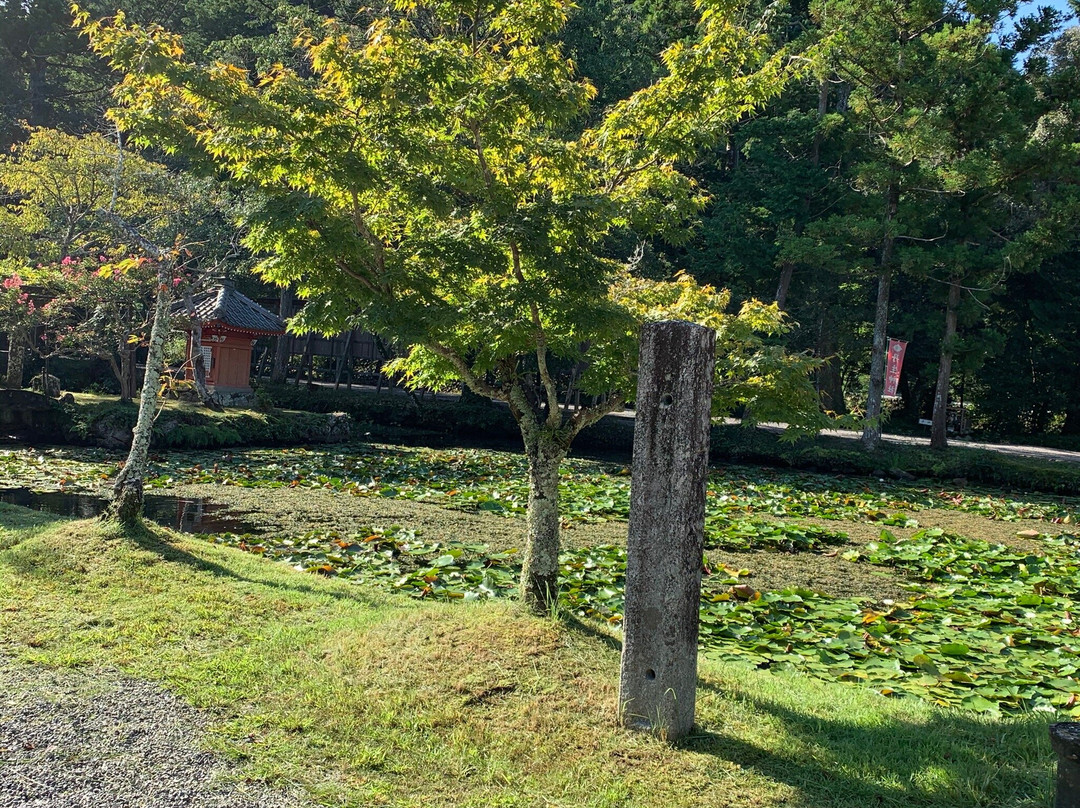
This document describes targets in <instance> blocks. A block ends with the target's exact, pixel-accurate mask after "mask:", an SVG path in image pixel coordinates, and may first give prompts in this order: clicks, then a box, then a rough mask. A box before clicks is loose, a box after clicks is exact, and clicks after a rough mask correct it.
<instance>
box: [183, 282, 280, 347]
mask: <svg viewBox="0 0 1080 808" xmlns="http://www.w3.org/2000/svg"><path fill="white" fill-rule="evenodd" d="M192 303H193V305H194V307H195V316H196V317H197V318H198V319H199V321H200V322H203V323H209V322H213V321H214V320H220V321H221V322H223V323H224V324H225V325H227V326H231V327H232V328H243V329H246V330H248V331H262V332H270V333H274V334H280V333H282V332H284V331H285V321H284V320H282V319H281V318H280V317H278V316H277V315H276V314H274V313H273V312H271V311H267V310H266V309H264V308H263V307H262V306H260V305H259V304H258V303H256V302H255V301H254V300H252V299H251V298H250V297H248V296H247V295H243V294H240V292H238V291H236V287H235V286H233V285H232V283H231V282H229V281H226V282H225V283H223V284H222V285H221V286H215V287H213V288H212V289H207V290H206V291H205V292H200V293H199V294H197V295H195V296H194V297H193V298H192ZM171 312H172V314H173V315H175V316H180V317H186V316H187V305H186V304H185V303H184V301H180V302H178V303H174V304H173V305H172V308H171Z"/></svg>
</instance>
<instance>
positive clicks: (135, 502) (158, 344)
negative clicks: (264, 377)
mask: <svg viewBox="0 0 1080 808" xmlns="http://www.w3.org/2000/svg"><path fill="white" fill-rule="evenodd" d="M170 268H171V263H170V262H168V261H162V262H161V263H160V268H159V269H158V290H157V300H156V304H155V306H154V324H153V327H152V328H151V329H150V350H149V353H148V354H147V357H146V374H145V375H144V376H143V385H142V393H141V394H140V396H139V418H138V420H137V421H136V423H135V429H134V434H133V436H132V440H131V449H130V451H129V452H128V456H127V460H126V461H125V462H124V467H123V468H122V469H121V470H120V474H119V475H117V478H116V482H115V484H114V485H113V495H112V502H111V503H110V504H109V507H108V509H107V510H106V511H105V514H104V518H106V519H112V520H115V521H118V522H120V523H121V524H126V525H130V524H134V523H137V522H138V521H139V520H140V519H141V517H142V511H143V481H144V479H145V478H146V467H147V457H148V455H149V453H150V437H151V435H152V433H153V430H154V409H155V407H156V404H157V392H158V386H159V384H160V379H161V373H162V371H163V370H164V367H165V338H166V337H167V336H168V333H169V289H170V288H171V284H170V283H169V274H170Z"/></svg>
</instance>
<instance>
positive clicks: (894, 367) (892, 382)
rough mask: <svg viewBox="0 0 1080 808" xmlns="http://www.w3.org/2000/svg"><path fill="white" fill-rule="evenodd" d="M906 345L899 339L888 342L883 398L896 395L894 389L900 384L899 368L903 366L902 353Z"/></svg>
mask: <svg viewBox="0 0 1080 808" xmlns="http://www.w3.org/2000/svg"><path fill="white" fill-rule="evenodd" d="M906 350H907V343H906V342H904V341H903V340H899V339H891V340H889V356H888V359H887V360H886V362H885V397H886V398H892V397H894V396H895V395H896V388H897V387H898V386H899V384H900V368H902V367H903V366H904V352H905V351H906Z"/></svg>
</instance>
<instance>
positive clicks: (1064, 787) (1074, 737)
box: [1050, 721, 1080, 808]
mask: <svg viewBox="0 0 1080 808" xmlns="http://www.w3.org/2000/svg"><path fill="white" fill-rule="evenodd" d="M1050 745H1051V746H1053V747H1054V752H1055V753H1056V754H1057V757H1058V763H1057V791H1056V796H1055V797H1054V808H1080V724H1077V723H1075V722H1072V721H1062V722H1059V723H1057V724H1051V725H1050Z"/></svg>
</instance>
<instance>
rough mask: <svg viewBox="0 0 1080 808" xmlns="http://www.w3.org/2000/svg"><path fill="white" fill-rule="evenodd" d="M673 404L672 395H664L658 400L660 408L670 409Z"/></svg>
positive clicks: (673, 398)
mask: <svg viewBox="0 0 1080 808" xmlns="http://www.w3.org/2000/svg"><path fill="white" fill-rule="evenodd" d="M674 403H675V397H674V396H673V395H671V393H667V394H666V395H664V396H663V397H662V398H661V399H660V406H661V407H670V406H671V405H672V404H674Z"/></svg>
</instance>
